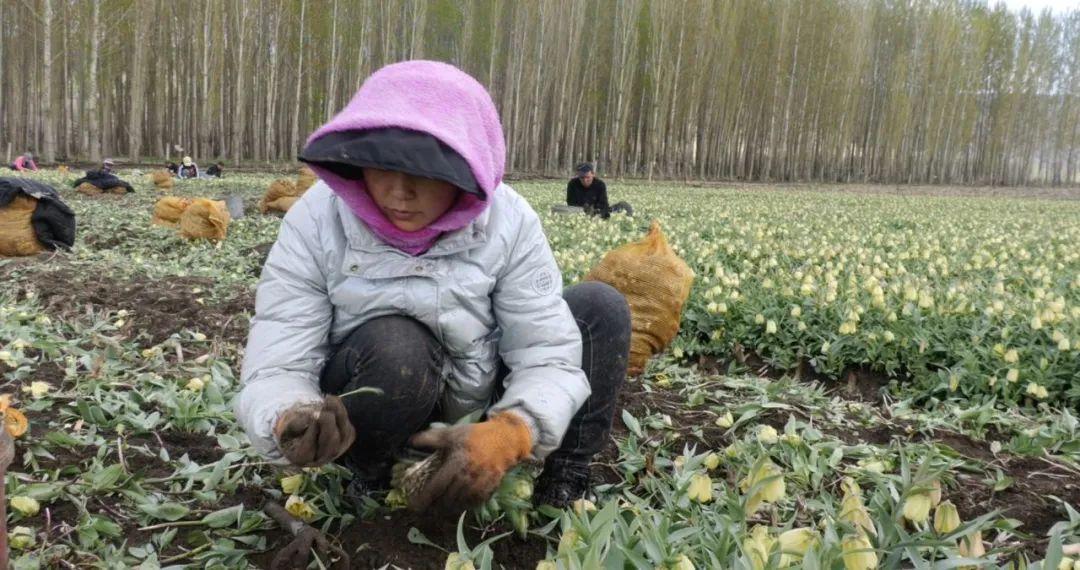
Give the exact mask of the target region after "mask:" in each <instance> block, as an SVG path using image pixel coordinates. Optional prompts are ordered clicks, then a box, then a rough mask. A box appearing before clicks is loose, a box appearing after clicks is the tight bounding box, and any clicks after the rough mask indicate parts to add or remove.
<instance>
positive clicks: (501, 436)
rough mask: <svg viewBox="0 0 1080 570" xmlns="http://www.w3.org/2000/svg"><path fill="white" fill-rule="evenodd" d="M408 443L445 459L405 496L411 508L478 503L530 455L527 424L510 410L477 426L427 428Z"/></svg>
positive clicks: (530, 440) (464, 506)
mask: <svg viewBox="0 0 1080 570" xmlns="http://www.w3.org/2000/svg"><path fill="white" fill-rule="evenodd" d="M410 443H411V444H412V445H413V446H415V447H419V448H425V449H432V450H434V451H435V452H436V453H442V454H443V455H444V456H445V457H446V460H445V461H444V462H443V464H442V466H441V467H439V469H438V471H436V472H435V474H434V475H432V476H431V479H430V480H429V481H428V484H427V485H425V486H424V488H423V489H420V491H419V492H417V493H415V494H413V495H412V496H410V497H409V508H411V509H413V510H416V511H420V510H424V509H426V508H427V507H429V506H431V505H438V506H440V507H445V508H449V509H455V508H467V507H471V506H475V505H478V504H480V503H482V502H484V501H486V500H487V499H488V497H490V496H491V494H492V493H493V492H495V489H496V488H498V486H499V483H500V482H502V478H503V475H505V474H506V472H507V470H509V469H510V468H511V467H513V466H514V465H517V464H518V463H519V462H521V461H522V460H523V459H525V458H526V457H528V456H529V454H530V453H532V434H531V433H530V431H529V426H527V425H526V424H525V420H523V419H522V418H521V416H519V415H518V414H515V413H513V412H502V413H500V414H495V415H493V416H491V417H489V418H488V419H487V421H484V422H480V423H477V424H470V425H462V426H454V427H449V428H437V429H431V430H428V431H425V432H422V433H418V434H416V435H414V436H413V437H412V440H411V442H410Z"/></svg>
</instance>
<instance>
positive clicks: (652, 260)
mask: <svg viewBox="0 0 1080 570" xmlns="http://www.w3.org/2000/svg"><path fill="white" fill-rule="evenodd" d="M585 280H586V281H601V282H603V283H607V284H608V285H611V286H612V287H614V288H616V289H618V290H619V292H620V293H622V294H623V295H624V296H625V297H626V301H627V303H629V304H630V320H631V326H632V328H633V331H632V334H631V336H630V363H629V369H628V371H627V372H628V374H630V375H631V376H636V375H638V374H641V373H642V372H643V371H644V370H645V363H646V362H648V360H649V358H651V357H652V356H653V355H654V354H656V353H658V352H660V351H661V350H664V348H665V347H667V345H668V344H669V343H670V342H671V341H672V340H673V339H674V338H675V335H676V334H677V333H678V332H679V321H680V320H681V318H682V309H683V305H684V304H685V303H686V299H687V298H688V297H689V296H690V286H691V285H692V284H693V282H694V272H693V271H692V270H691V269H690V267H689V266H688V265H686V262H685V261H683V260H682V259H679V256H677V255H675V252H674V251H672V250H671V247H670V246H669V245H668V243H667V239H666V238H664V234H663V232H661V231H660V223H659V222H657V221H655V220H654V221H653V223H652V225H651V226H649V234H648V235H647V236H645V239H643V240H641V241H638V242H634V243H629V244H626V245H624V246H621V247H618V248H616V249H613V250H611V251H609V252H608V254H607V255H605V256H604V259H603V260H601V261H600V264H599V265H597V266H596V267H594V268H593V269H592V271H590V272H589V274H588V275H586V276H585Z"/></svg>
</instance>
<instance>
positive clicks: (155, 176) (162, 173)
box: [150, 170, 173, 189]
mask: <svg viewBox="0 0 1080 570" xmlns="http://www.w3.org/2000/svg"><path fill="white" fill-rule="evenodd" d="M150 180H152V181H153V182H154V186H157V187H158V188H162V189H169V188H172V187H173V177H172V173H171V172H169V171H168V170H155V171H153V172H151V173H150Z"/></svg>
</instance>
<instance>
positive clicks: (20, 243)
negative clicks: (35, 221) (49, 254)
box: [0, 194, 46, 257]
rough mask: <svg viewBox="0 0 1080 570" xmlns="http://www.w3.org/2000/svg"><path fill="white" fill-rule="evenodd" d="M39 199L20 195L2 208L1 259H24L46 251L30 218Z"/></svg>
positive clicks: (0, 224) (0, 226)
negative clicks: (23, 257)
mask: <svg viewBox="0 0 1080 570" xmlns="http://www.w3.org/2000/svg"><path fill="white" fill-rule="evenodd" d="M35 209H37V199H36V198H32V197H30V196H27V195H25V194H19V195H18V196H15V197H14V198H13V199H12V200H11V202H9V203H8V205H7V206H4V207H2V208H0V257H22V256H25V255H37V254H39V253H41V252H43V251H46V249H45V247H44V246H42V245H41V242H39V241H38V239H37V234H35V233H34V227H33V226H32V225H30V217H31V216H33V215H34V210H35Z"/></svg>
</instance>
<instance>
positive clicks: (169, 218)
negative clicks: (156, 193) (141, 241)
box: [151, 196, 191, 228]
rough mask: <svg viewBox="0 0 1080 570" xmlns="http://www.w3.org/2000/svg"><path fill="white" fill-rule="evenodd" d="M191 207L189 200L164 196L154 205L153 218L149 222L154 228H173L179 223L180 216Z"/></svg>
mask: <svg viewBox="0 0 1080 570" xmlns="http://www.w3.org/2000/svg"><path fill="white" fill-rule="evenodd" d="M190 205H191V200H188V199H187V198H178V197H176V196H165V197H164V198H162V199H160V200H158V201H157V203H155V204H154V218H153V219H152V220H151V223H153V224H154V225H155V226H165V227H167V228H175V227H176V226H177V225H178V224H179V223H180V216H181V215H182V214H183V213H184V210H186V209H187V207H188V206H190Z"/></svg>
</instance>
